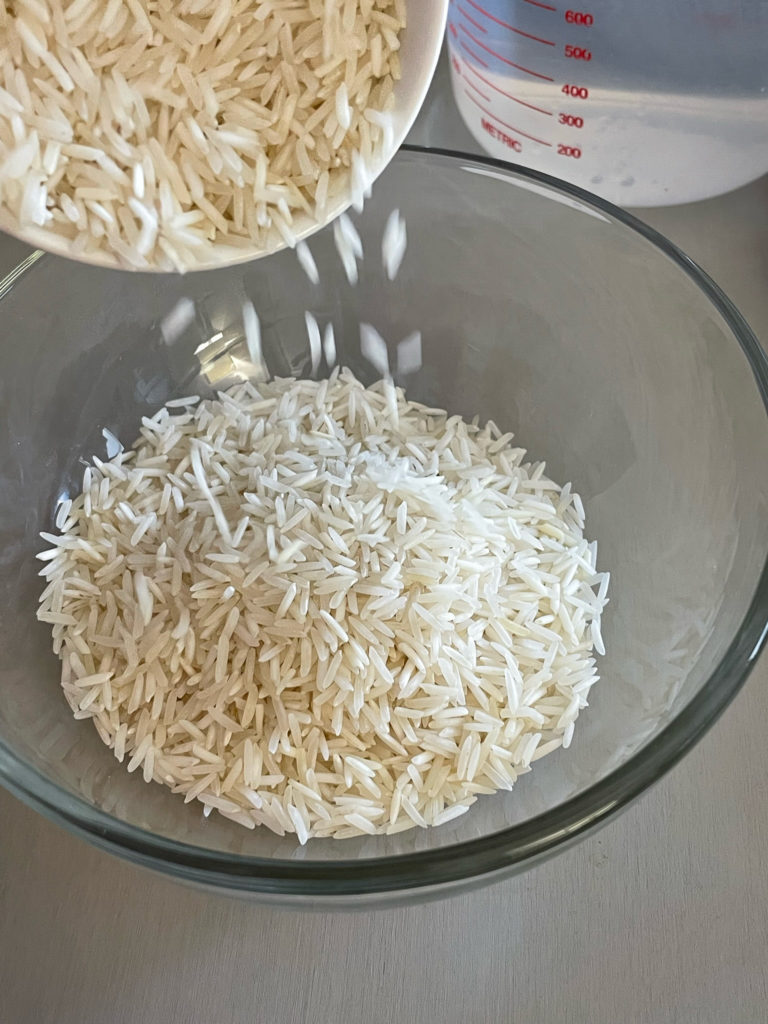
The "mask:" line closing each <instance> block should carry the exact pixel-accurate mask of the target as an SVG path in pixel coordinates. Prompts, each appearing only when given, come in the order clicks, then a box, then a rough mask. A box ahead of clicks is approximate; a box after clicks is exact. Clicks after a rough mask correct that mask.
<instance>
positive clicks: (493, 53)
mask: <svg viewBox="0 0 768 1024" xmlns="http://www.w3.org/2000/svg"><path fill="white" fill-rule="evenodd" d="M459 31H460V32H463V33H464V34H465V35H468V36H469V38H470V39H471V40H472V42H473V43H474V44H475V46H479V47H480V49H481V50H485V52H486V53H490V55H491V56H492V57H495V58H496V59H497V60H500V61H503V62H504V63H505V64H509V66H510V67H511V68H517V70H518V71H523V72H524V73H525V74H526V75H533V77H534V78H543V79H544V81H545V82H554V78H552V77H551V76H550V75H542V74H541V72H540V71H532V70H531V69H530V68H524V67H523V65H522V64H515V62H514V61H513V60H507V58H506V57H502V56H501V54H500V53H496V51H495V50H492V49H491V48H490V46H486V45H485V43H481V42H480V40H479V39H475V37H474V36H473V35H472V33H471V32H470V31H469V29H467V28H465V27H464V26H463V25H459Z"/></svg>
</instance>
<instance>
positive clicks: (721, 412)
mask: <svg viewBox="0 0 768 1024" xmlns="http://www.w3.org/2000/svg"><path fill="white" fill-rule="evenodd" d="M396 205H398V206H400V208H401V210H402V211H403V213H404V215H405V217H406V220H407V225H408V233H409V246H408V251H407V255H406V258H405V262H404V264H403V267H402V270H401V272H400V274H399V276H398V278H397V279H396V281H395V282H393V283H390V282H388V281H386V280H385V279H384V277H383V274H382V270H381V253H380V240H381V236H382V230H383V226H384V223H385V221H386V218H387V216H388V214H389V213H390V211H391V209H392V208H393V207H394V206H396ZM359 228H360V232H361V235H362V238H363V242H364V246H365V259H364V261H363V263H362V264H361V280H360V283H359V285H358V286H357V287H356V288H351V287H350V286H349V285H348V284H347V282H346V279H345V277H344V274H343V270H342V268H341V265H340V262H339V260H338V257H337V255H336V253H335V250H334V246H333V240H332V235H331V233H330V232H329V231H324V232H322V233H321V234H319V235H318V236H317V238H316V239H315V240H313V242H312V249H313V252H314V255H315V258H316V260H317V263H318V266H319V268H320V272H321V285H320V286H318V287H314V286H312V285H311V284H310V283H309V282H308V281H307V279H306V278H305V276H304V274H303V272H302V271H301V269H300V268H299V266H298V263H297V262H296V259H295V256H294V254H293V253H290V252H283V253H280V254H278V255H276V256H275V257H274V258H273V259H271V260H270V261H257V262H255V263H251V264H248V265H245V266H242V267H238V268H236V269H231V270H229V271H218V272H211V273H202V274H194V275H190V276H187V277H175V276H166V277H163V278H160V277H157V276H153V275H124V274H119V273H114V272H110V271H94V270H92V269H88V268H85V267H83V266H80V265H77V264H73V263H70V262H66V261H62V260H58V259H56V258H53V257H49V256H46V257H43V258H42V259H40V260H39V261H38V262H37V263H36V264H35V265H34V266H32V267H31V269H29V270H28V271H27V272H26V273H24V274H21V275H20V276H19V278H18V280H17V281H16V282H15V284H14V285H13V287H11V288H10V289H9V290H8V291H7V293H6V294H5V297H4V298H3V299H2V314H3V315H2V319H1V320H0V325H1V326H0V346H1V348H2V357H3V362H4V373H3V375H2V379H0V424H1V429H0V607H2V609H3V611H2V617H0V776H2V775H3V774H4V775H5V776H6V779H8V780H10V781H11V782H12V784H14V785H15V786H16V787H17V788H18V789H19V790H21V791H23V792H26V793H27V794H37V795H38V796H39V795H40V794H44V795H45V798H46V800H47V801H49V802H50V803H54V804H55V805H56V806H58V807H59V808H60V809H61V813H62V815H63V816H64V817H66V818H68V819H69V820H70V821H77V820H80V821H82V820H88V821H89V822H90V823H91V824H93V823H94V822H96V823H97V824H99V827H101V826H103V827H104V829H106V831H107V832H109V830H110V829H113V828H116V829H117V832H118V833H119V832H120V827H121V826H120V825H119V823H124V824H125V825H127V826H133V827H136V828H138V829H142V830H146V831H147V832H149V833H152V834H154V835H156V836H161V837H166V838H168V839H170V840H174V841H178V842H182V843H186V844H190V846H192V847H196V848H198V849H199V850H209V851H210V850H214V851H223V852H225V853H227V854H232V855H240V856H244V857H260V858H281V859H286V860H289V861H291V860H293V861H296V862H298V861H301V860H314V861H327V860H344V861H348V862H349V863H350V865H352V863H353V862H355V861H359V860H361V859H366V858H369V857H379V856H395V855H401V854H407V853H413V852H414V851H427V850H436V849H440V848H444V847H447V846H451V845H452V844H455V843H458V842H462V841H466V840H472V839H475V838H477V837H480V836H487V835H490V834H492V833H498V832H499V831H500V830H504V829H510V828H511V827H514V826H519V825H521V824H522V823H524V822H528V821H530V819H532V818H534V817H536V816H539V815H543V814H546V813H550V815H551V817H550V819H549V820H550V821H553V822H556V821H557V815H558V813H559V811H558V808H561V807H563V805H564V803H565V802H566V801H568V800H569V798H572V797H573V796H575V795H576V794H580V793H584V792H585V791H586V790H588V789H589V788H590V787H592V786H594V785H595V783H598V782H600V780H605V779H607V778H609V777H611V778H614V777H616V776H615V773H616V772H617V770H618V771H619V772H621V771H625V770H627V768H628V764H629V763H631V764H633V765H636V764H638V763H640V762H641V760H642V758H643V756H644V754H643V748H644V747H645V746H646V745H647V744H648V742H649V741H650V740H652V739H653V738H654V737H655V736H657V735H658V734H659V733H660V732H661V731H662V730H664V729H665V727H666V726H667V725H668V724H669V723H670V722H671V721H672V720H673V719H677V721H678V723H680V722H685V720H686V716H688V715H690V714H691V708H693V707H695V705H696V702H697V700H698V699H699V698H700V691H701V690H702V687H704V686H705V684H708V680H710V677H711V676H712V675H713V673H717V671H718V666H719V664H720V662H721V660H722V659H723V657H724V655H725V653H726V651H727V649H728V648H729V645H731V643H732V641H733V640H734V637H735V636H737V635H741V636H742V637H746V639H747V640H749V638H750V637H754V636H756V635H758V634H759V628H758V627H759V625H760V624H759V623H756V622H755V621H754V618H753V619H752V620H749V621H748V622H747V623H746V624H745V621H744V620H745V617H746V616H747V611H748V608H749V605H750V602H751V600H752V598H753V595H754V593H755V590H756V587H757V586H758V580H759V578H760V573H761V571H762V569H763V565H764V562H765V558H766V552H767V551H768V515H766V511H767V509H766V499H767V498H768V472H767V470H768V465H766V462H767V459H766V450H767V449H766V417H765V406H764V404H763V398H762V396H761V394H760V390H759V388H758V387H757V386H756V383H755V377H754V374H753V367H751V366H750V361H749V359H748V358H747V354H745V351H744V350H743V349H742V347H741V346H740V344H739V341H738V340H737V338H736V337H735V336H734V333H733V328H732V324H731V323H729V321H728V320H727V319H726V317H725V316H724V314H723V312H721V311H720V309H719V308H718V307H717V305H716V304H715V303H713V302H712V301H711V299H710V297H709V296H708V295H707V293H706V291H705V290H704V289H703V288H702V287H701V286H700V284H698V283H697V282H696V281H695V279H694V278H693V277H692V276H689V274H688V273H687V271H686V269H685V267H684V265H683V264H682V263H681V262H679V261H677V260H676V259H674V258H673V257H672V256H670V255H669V254H668V253H666V252H664V251H662V250H661V249H659V248H657V247H656V246H655V245H654V244H653V243H652V242H651V241H649V240H648V239H647V238H645V237H643V235H642V234H640V233H638V232H636V231H633V230H631V229H630V228H628V227H627V226H626V225H625V224H624V223H622V222H621V220H619V219H617V218H616V217H614V216H613V215H612V214H611V212H610V208H608V207H604V206H599V207H598V206H592V205H590V204H589V203H588V202H587V201H581V200H580V199H578V198H577V196H576V193H573V192H570V193H565V192H562V191H559V190H558V189H557V188H555V187H553V186H550V185H548V184H546V183H545V182H544V181H543V180H542V179H536V178H535V176H529V175H524V174H516V173H514V172H511V171H504V170H501V169H499V168H496V167H493V166H492V165H490V164H488V163H486V162H482V161H473V160H469V159H463V158H449V157H445V156H437V155H434V156H426V155H424V154H421V153H416V152H413V153H408V152H403V153H401V154H400V155H399V156H398V157H397V159H396V160H395V161H394V162H393V163H392V164H391V165H390V167H389V168H388V169H387V171H386V172H385V174H384V175H383V176H382V178H381V179H380V181H379V183H378V185H377V187H376V189H375V192H374V197H373V199H372V201H371V202H370V203H369V204H368V205H367V206H366V210H365V212H364V214H363V215H362V217H361V218H359ZM1 292H2V288H0V293H1ZM246 298H249V299H251V300H252V301H253V303H254V305H255V307H256V309H257V310H258V312H259V314H260V317H261V322H262V329H263V342H264V353H265V358H266V360H267V362H268V365H269V368H270V370H271V371H272V372H273V373H277V374H280V375H285V374H295V375H303V374H306V373H308V372H309V365H310V360H309V351H308V345H307V342H306V334H305V327H304V310H305V309H310V310H312V311H313V313H314V314H315V315H316V317H317V318H318V321H319V322H320V324H321V326H322V324H323V323H324V322H326V321H328V320H332V321H333V323H334V325H335V333H336V338H337V344H338V348H339V360H340V361H341V362H344V363H346V364H347V365H350V366H351V367H352V368H353V369H354V370H355V371H356V372H357V373H358V374H359V375H360V376H361V377H362V378H363V379H366V380H368V381H370V380H372V379H373V371H372V370H371V368H370V367H369V366H368V365H367V364H366V363H365V361H364V360H363V359H362V358H361V356H360V354H359V344H358V338H359V335H358V325H359V322H360V321H361V320H366V321H369V322H370V323H372V324H374V325H375V326H376V327H377V328H378V329H379V331H380V332H381V333H382V335H383V336H384V337H385V338H387V339H388V340H389V341H390V342H391V343H392V344H393V345H394V344H395V343H396V342H397V341H399V340H400V339H402V338H403V337H404V336H405V335H406V334H408V333H409V332H410V331H412V330H413V329H415V328H420V329H421V330H422V332H423V349H424V351H423V355H424V365H423V368H422V369H421V370H420V371H419V372H418V373H416V374H415V375H413V376H412V377H409V378H408V379H407V380H406V381H405V383H406V385H407V388H408V391H409V393H410V395H411V396H412V397H413V398H416V399H418V400H421V401H424V402H426V403H428V404H430V405H441V406H444V407H447V408H448V409H449V410H451V411H452V412H458V413H461V414H463V415H465V416H467V417H472V416H474V415H476V414H479V415H480V417H481V418H483V419H486V418H488V417H492V418H493V419H495V420H496V421H497V422H498V423H499V424H500V425H501V426H502V427H504V428H505V429H510V430H513V431H514V432H515V434H516V435H517V440H518V442H519V443H520V444H521V445H522V446H524V447H526V448H528V449H529V452H530V453H531V456H532V457H533V458H535V459H545V460H546V461H547V464H548V471H549V473H550V475H551V476H553V478H554V479H556V480H558V481H559V482H561V483H564V482H565V481H567V480H570V481H572V482H573V484H574V487H575V489H576V490H578V491H579V492H580V494H581V495H582V497H583V499H584V504H585V507H586V511H587V533H588V535H589V536H590V538H593V539H597V540H598V545H599V558H598V565H599V568H601V569H607V570H610V571H611V573H612V585H611V590H610V597H611V603H610V604H609V606H608V609H607V610H606V613H605V616H604V629H603V632H604V637H605V643H606V646H607V649H608V654H607V655H606V657H605V658H604V659H602V661H601V665H600V667H601V675H602V680H601V682H600V683H599V684H598V685H597V686H596V687H595V689H594V690H593V691H592V695H591V701H590V704H591V706H590V707H589V708H588V709H587V710H586V711H585V712H583V714H582V716H581V717H580V719H579V721H578V723H577V728H576V734H575V738H574V742H573V745H572V747H571V748H570V749H569V750H567V751H558V752H556V753H555V754H553V755H551V756H549V757H547V758H545V759H543V760H542V761H540V762H538V763H537V764H536V765H535V768H534V771H533V772H532V773H530V774H529V775H526V776H524V777H522V778H521V779H520V780H519V782H518V784H517V786H516V788H515V790H514V791H513V792H512V793H508V794H503V795H497V796H493V797H486V798H481V799H480V801H479V802H478V803H477V804H476V805H475V806H474V807H473V808H472V810H471V811H470V813H469V814H467V815H465V816H464V817H462V818H460V819H458V820H457V821H455V822H452V823H450V824H448V825H446V826H444V827H441V828H439V829H432V830H428V831H421V830H413V831H411V832H406V833H402V834H400V835H397V836H393V837H375V838H366V839H360V840H346V841H343V842H331V841H328V840H325V841H324V840H314V841H310V843H309V844H308V846H307V847H305V848H300V847H298V845H297V843H296V842H295V840H294V839H293V838H284V839H280V838H278V837H276V836H274V835H272V834H271V833H269V832H267V831H266V830H263V829H262V830H256V831H255V832H247V831H245V830H243V829H241V828H240V827H239V826H237V825H234V824H231V823H229V822H226V821H224V820H217V819H216V816H212V817H211V818H210V819H209V820H203V818H202V815H201V813H200V809H199V807H198V805H196V804H193V805H186V806H185V805H184V804H183V803H182V801H181V799H180V798H178V797H175V796H173V795H172V794H170V793H169V792H167V791H165V790H164V789H163V788H162V787H160V786H158V785H150V786H147V785H146V784H145V783H144V782H143V781H142V780H141V779H140V778H137V777H135V776H128V775H127V774H126V772H125V769H124V767H122V766H120V765H118V764H117V762H116V761H115V760H114V759H113V756H112V754H111V753H110V752H109V751H108V750H107V749H106V748H105V747H104V746H103V745H102V744H101V742H100V740H99V739H98V737H97V736H96V734H95V731H94V730H93V728H92V727H91V726H90V724H89V723H87V722H75V721H74V720H73V719H72V718H71V715H70V712H69V710H68V708H67V706H66V704H65V701H64V698H63V695H62V694H61V692H60V689H59V684H58V674H59V666H58V662H57V660H56V659H55V658H54V657H53V655H52V654H51V653H50V637H49V634H48V630H47V628H46V627H45V626H42V625H39V624H37V623H36V621H35V609H36V604H37V597H38V594H39V592H40V589H41V582H40V580H39V579H38V577H37V576H36V572H37V568H38V566H39V563H36V562H35V560H34V554H35V552H36V551H39V550H41V549H42V547H43V546H44V544H43V542H41V541H39V540H38V532H39V531H40V530H41V529H50V528H51V522H52V510H53V507H54V505H55V503H56V500H57V499H58V498H59V497H61V496H65V495H68V494H73V493H76V492H77V490H78V487H79V483H80V481H81V479H82V469H83V461H84V460H87V459H88V458H89V457H90V456H92V455H93V454H97V455H99V456H100V457H104V454H105V443H104V439H103V437H102V429H103V428H105V427H106V428H108V429H109V430H111V431H113V432H114V433H115V434H116V435H117V436H118V437H119V438H120V439H121V440H122V441H123V443H125V444H129V443H131V442H132V440H133V439H134V437H135V435H136V432H137V426H138V424H139V422H140V418H141V416H142V415H147V414H151V413H152V412H153V411H154V410H156V409H157V408H158V407H159V406H160V405H162V404H163V403H164V402H165V401H166V400H168V399H169V398H171V397H174V396H178V395H181V394H188V393H191V392H202V393H211V391H212V390H213V389H216V388H219V387H221V386H223V385H224V384H226V383H228V382H230V381H234V380H236V379H238V378H240V377H241V376H242V375H243V374H244V373H245V372H247V364H246V359H245V346H244V340H243V331H242V325H241V314H240V311H241V309H242V303H243V301H244V300H245V299H246ZM190 300H191V304H190ZM180 303H182V305H181V306H180V305H179V304H180ZM180 309H182V310H183V309H186V310H192V311H193V315H192V316H191V317H186V318H184V317H181V318H180V317H179V310H180ZM751 355H752V357H753V359H755V358H759V353H757V354H756V353H755V352H752V353H751ZM762 372H763V373H764V367H763V371H762ZM755 630H757V633H755ZM752 645H753V646H754V640H753V641H752ZM744 658H745V659H746V655H744ZM745 663H746V662H745ZM708 685H709V684H708ZM730 685H732V684H730ZM635 755H637V756H635ZM638 758H639V759H640V760H638ZM659 770H661V769H659ZM647 782H648V778H647V777H646V778H645V784H647ZM596 799H597V798H596ZM101 813H103V814H104V815H106V816H107V817H103V818H102V817H100V814H101ZM124 834H127V833H124ZM510 836H511V841H514V832H513V833H510ZM119 841H120V840H119V839H118V842H119Z"/></svg>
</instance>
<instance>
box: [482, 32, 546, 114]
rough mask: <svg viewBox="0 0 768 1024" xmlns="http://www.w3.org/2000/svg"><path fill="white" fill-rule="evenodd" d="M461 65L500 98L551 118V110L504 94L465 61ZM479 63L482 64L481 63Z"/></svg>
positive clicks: (484, 65) (506, 93)
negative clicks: (503, 97) (499, 95)
mask: <svg viewBox="0 0 768 1024" xmlns="http://www.w3.org/2000/svg"><path fill="white" fill-rule="evenodd" d="M465 49H466V47H465ZM462 63H463V64H464V66H465V67H466V68H468V69H469V70H470V71H471V72H472V74H473V75H477V77H478V78H479V79H480V81H481V82H485V84H486V85H487V86H488V87H489V88H491V89H493V90H494V91H495V92H498V93H500V94H501V95H502V96H506V97H507V99H508V100H514V101H515V103H519V104H520V106H522V107H528V109H529V110H536V111H537V112H538V113H539V114H546V115H547V117H552V111H551V110H545V109H544V108H543V107H536V106H534V105H533V103H528V102H526V100H521V99H518V97H517V96H513V95H512V93H511V92H504V90H503V89H500V88H499V87H498V85H494V84H493V82H489V81H488V79H487V78H486V77H485V76H484V75H481V74H480V72H479V71H478V70H477V69H476V68H473V67H472V65H471V64H468V63H467V62H466V61H462ZM480 63H482V61H481V62H480ZM483 67H485V68H487V67H488V65H487V64H483Z"/></svg>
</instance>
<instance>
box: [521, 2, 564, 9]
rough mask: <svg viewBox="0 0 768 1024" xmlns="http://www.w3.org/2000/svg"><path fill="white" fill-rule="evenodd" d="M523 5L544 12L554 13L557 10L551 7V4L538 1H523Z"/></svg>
mask: <svg viewBox="0 0 768 1024" xmlns="http://www.w3.org/2000/svg"><path fill="white" fill-rule="evenodd" d="M523 3H526V4H531V6H532V7H541V8H542V9H543V10H545V11H556V10H557V8H556V7H553V6H552V4H543V3H541V2H540V0H523Z"/></svg>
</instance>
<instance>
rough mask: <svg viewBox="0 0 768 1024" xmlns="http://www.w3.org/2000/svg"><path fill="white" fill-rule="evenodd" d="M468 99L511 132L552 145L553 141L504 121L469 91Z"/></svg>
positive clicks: (543, 144)
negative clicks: (539, 137) (540, 137)
mask: <svg viewBox="0 0 768 1024" xmlns="http://www.w3.org/2000/svg"><path fill="white" fill-rule="evenodd" d="M467 99H469V100H472V102H473V103H474V104H475V106H476V107H479V108H480V109H481V110H482V112H483V113H484V114H487V115H488V117H492V118H493V119H494V121H498V122H499V124H503V125H504V127H505V128H509V130H510V131H511V132H515V134H516V135H522V136H524V137H525V138H526V139H530V140H531V142H539V143H541V145H542V146H551V145H552V143H551V142H547V141H546V140H545V139H537V138H536V136H535V135H529V134H528V132H522V131H520V129H519V128H515V126H514V125H512V124H507V122H506V121H502V119H501V118H500V117H498V116H497V115H496V114H494V113H493V112H492V111H490V110H486V109H485V107H484V106H483V105H482V103H478V102H477V100H476V99H475V97H474V96H471V95H470V94H469V93H467Z"/></svg>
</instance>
